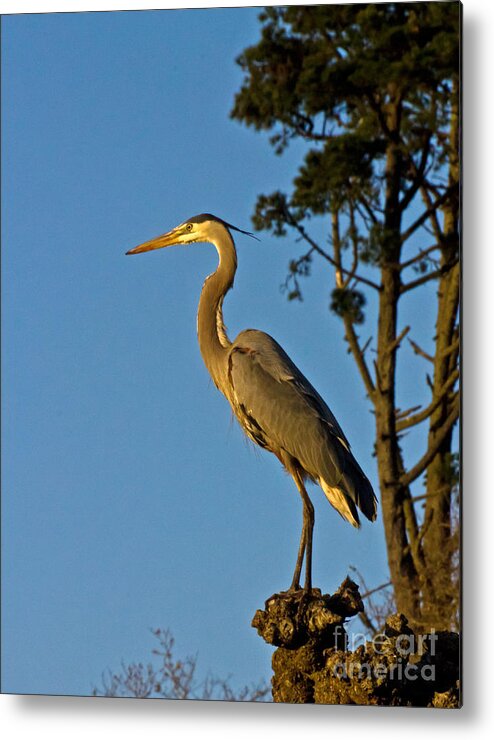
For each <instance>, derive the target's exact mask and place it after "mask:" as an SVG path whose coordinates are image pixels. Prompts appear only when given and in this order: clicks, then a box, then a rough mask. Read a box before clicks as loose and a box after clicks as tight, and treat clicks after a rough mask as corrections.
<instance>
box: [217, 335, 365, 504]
mask: <svg viewBox="0 0 494 740" xmlns="http://www.w3.org/2000/svg"><path fill="white" fill-rule="evenodd" d="M229 379H230V383H231V389H232V394H233V397H234V404H233V406H234V410H235V412H236V414H237V416H238V418H239V420H240V422H241V424H242V426H243V427H244V428H245V429H246V431H247V433H248V434H249V436H250V437H251V438H252V439H253V440H254V441H256V442H257V443H258V444H260V445H261V446H263V447H268V448H269V449H271V450H272V451H274V452H276V451H277V450H280V449H281V450H285V451H286V452H288V453H289V454H290V455H292V456H293V457H294V458H296V459H297V460H298V461H299V462H300V463H301V464H302V466H303V468H304V469H305V470H306V472H307V473H308V474H309V475H310V476H311V477H312V478H314V479H315V480H318V479H319V478H323V479H324V480H325V481H326V482H327V483H328V484H330V485H333V486H340V487H341V488H342V489H343V490H344V491H345V493H346V494H347V495H348V496H349V497H350V499H351V500H352V501H353V502H355V504H356V505H357V506H358V507H359V508H360V509H361V510H362V512H363V513H364V515H365V516H367V517H368V518H369V519H374V518H375V515H376V508H375V507H376V499H375V496H374V492H373V491H372V487H371V485H370V483H369V481H368V480H367V478H366V476H365V474H364V473H363V471H362V469H361V468H360V466H359V464H358V463H357V461H356V460H355V458H354V457H353V455H352V453H351V451H350V445H349V443H348V440H347V439H346V437H345V435H344V433H343V431H342V429H341V427H340V425H339V424H338V422H337V420H336V418H335V417H334V415H333V413H332V412H331V410H330V409H329V407H328V405H327V404H326V403H325V401H324V400H323V399H322V398H321V396H320V395H319V393H318V392H317V391H316V390H315V388H314V387H313V386H312V385H311V383H309V381H308V380H307V378H306V377H305V376H304V375H303V374H302V373H301V372H300V370H299V369H298V368H297V367H296V365H294V363H293V362H292V360H291V359H290V358H289V357H288V355H287V354H286V352H285V351H284V350H283V348H282V347H281V346H280V345H279V344H278V343H277V342H276V341H275V340H274V339H273V338H272V337H270V336H269V335H268V334H264V332H260V331H255V330H247V331H244V332H242V333H241V334H239V336H238V337H237V339H236V340H235V342H234V343H233V345H232V348H231V351H230V358H229Z"/></svg>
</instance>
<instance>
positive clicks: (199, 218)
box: [188, 213, 261, 242]
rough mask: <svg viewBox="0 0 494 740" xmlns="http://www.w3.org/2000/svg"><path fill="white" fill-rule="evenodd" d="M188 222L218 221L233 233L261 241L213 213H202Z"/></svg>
mask: <svg viewBox="0 0 494 740" xmlns="http://www.w3.org/2000/svg"><path fill="white" fill-rule="evenodd" d="M188 221H189V222H191V223H201V222H202V221H218V223H220V224H223V226H226V227H227V229H232V230H233V231H238V232H239V233H240V234H245V235H246V236H250V237H252V239H255V240H256V241H258V242H259V241H261V240H260V239H259V237H257V236H255V235H254V234H253V233H252V232H251V231H244V230H243V229H239V228H238V226H233V224H229V223H228V221H224V220H223V219H222V218H218V216H213V214H212V213H201V214H200V215H199V216H193V217H192V218H189V219H188Z"/></svg>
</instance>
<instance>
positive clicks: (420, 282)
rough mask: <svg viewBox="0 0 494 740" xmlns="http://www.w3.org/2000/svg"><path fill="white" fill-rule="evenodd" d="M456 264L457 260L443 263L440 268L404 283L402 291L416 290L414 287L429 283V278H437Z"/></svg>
mask: <svg viewBox="0 0 494 740" xmlns="http://www.w3.org/2000/svg"><path fill="white" fill-rule="evenodd" d="M455 264H456V260H455V261H454V262H449V263H448V264H446V265H442V267H440V268H439V270H434V271H433V272H428V273H426V274H425V275H422V277H419V278H417V280H412V281H411V282H410V283H402V284H401V287H400V293H401V294H403V293H407V292H408V291H409V290H414V288H418V287H419V286H420V285H424V284H425V283H428V282H429V280H436V279H437V278H439V277H441V276H442V275H445V274H446V273H447V272H449V271H450V270H451V268H452V267H454V266H455Z"/></svg>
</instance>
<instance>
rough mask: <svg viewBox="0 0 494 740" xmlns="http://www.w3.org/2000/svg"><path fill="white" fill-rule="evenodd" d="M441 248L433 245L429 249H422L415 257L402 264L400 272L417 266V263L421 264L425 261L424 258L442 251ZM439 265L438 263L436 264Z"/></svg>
mask: <svg viewBox="0 0 494 740" xmlns="http://www.w3.org/2000/svg"><path fill="white" fill-rule="evenodd" d="M440 249H441V247H440V245H439V244H433V245H432V246H430V247H427V249H422V250H421V251H420V252H417V254H416V255H415V257H412V258H411V259H409V260H407V261H406V262H401V263H400V265H399V269H400V270H405V268H407V267H410V266H411V265H413V264H415V263H416V262H420V261H421V260H423V259H424V257H427V255H429V254H430V253H431V252H436V251H438V250H440ZM436 264H437V262H436Z"/></svg>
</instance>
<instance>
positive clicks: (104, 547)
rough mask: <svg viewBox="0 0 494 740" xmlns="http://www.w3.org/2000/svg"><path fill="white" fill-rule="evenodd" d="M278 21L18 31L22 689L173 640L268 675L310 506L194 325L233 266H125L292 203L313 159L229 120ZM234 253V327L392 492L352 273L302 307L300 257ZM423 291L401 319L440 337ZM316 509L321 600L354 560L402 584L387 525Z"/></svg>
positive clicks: (9, 67) (8, 381) (7, 454)
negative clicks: (249, 60) (262, 35)
mask: <svg viewBox="0 0 494 740" xmlns="http://www.w3.org/2000/svg"><path fill="white" fill-rule="evenodd" d="M258 12H259V11H258V9H256V8H252V9H249V8H245V9H215V10H194V11H183V10H182V11H156V12H151V11H147V12H121V13H116V12H114V13H86V14H69V13H66V14H58V15H55V14H53V15H46V16H42V15H23V16H10V17H4V18H3V39H2V40H3V44H2V92H3V106H2V116H3V117H2V127H3V151H2V157H3V173H2V174H3V181H2V186H3V202H2V208H3V212H2V216H3V218H2V244H3V250H2V261H3V265H2V267H3V270H2V288H3V290H2V293H3V345H4V351H3V432H4V434H3V437H2V438H3V501H2V506H3V520H2V522H3V532H2V535H3V689H4V690H5V691H11V692H21V693H44V692H46V693H54V694H64V693H71V694H88V693H91V690H92V687H93V686H94V685H96V684H99V683H100V675H101V672H102V671H103V670H105V669H106V668H118V666H119V664H120V661H121V660H122V659H123V660H126V661H132V660H146V659H147V657H148V655H149V653H150V650H151V648H152V647H153V646H154V643H153V638H152V637H151V635H150V632H149V629H150V628H152V627H168V628H170V629H171V630H172V632H173V633H174V635H175V637H176V642H177V652H178V654H185V653H198V656H199V664H200V666H201V668H203V670H204V671H207V670H211V671H213V672H214V673H216V674H218V675H220V676H227V675H231V676H232V683H233V684H234V685H241V684H243V683H246V682H251V681H257V680H258V679H259V678H261V677H269V672H270V669H269V663H270V654H271V650H270V649H269V648H268V647H267V646H265V645H264V643H262V642H261V640H260V639H259V638H258V637H257V635H256V633H255V632H254V630H253V629H252V628H251V627H250V621H251V618H252V616H253V614H254V612H255V610H256V609H257V608H259V607H262V605H263V602H264V600H265V599H266V598H267V597H268V596H269V595H270V594H272V593H273V592H275V591H278V590H281V589H285V588H287V587H288V585H289V583H290V580H291V576H292V572H293V566H294V562H295V557H296V553H297V545H298V539H299V535H300V527H301V505H300V500H299V496H298V493H297V491H296V488H295V486H294V485H293V483H292V482H291V481H290V479H289V478H288V477H287V476H286V474H285V473H284V472H283V471H282V469H281V468H280V466H279V463H278V461H277V460H276V459H275V458H274V457H272V456H269V455H267V454H266V453H263V452H260V451H259V452H258V451H257V450H254V449H253V447H252V446H251V445H250V444H249V443H247V442H246V441H245V440H244V438H243V436H242V433H241V432H240V430H239V429H238V428H237V426H236V424H235V423H234V422H233V421H232V419H231V413H230V410H229V408H228V405H227V403H226V401H225V399H224V398H223V397H222V396H221V395H220V394H219V393H218V392H217V391H216V389H215V388H214V386H213V384H212V383H211V382H210V381H209V377H208V375H207V371H206V369H205V368H204V366H203V364H202V360H201V357H200V354H199V349H198V346H197V340H196V326H195V316H196V308H197V302H198V298H199V294H200V290H201V286H202V283H203V280H204V277H205V276H206V275H207V274H208V273H210V272H212V271H213V270H214V269H215V265H216V253H215V250H214V249H213V248H212V247H211V246H208V245H195V246H194V247H189V248H182V249H180V248H176V249H170V250H166V252H162V251H158V252H155V253H150V254H147V255H143V256H141V257H134V258H129V257H125V251H126V250H127V249H129V248H130V247H132V246H135V245H136V244H138V243H139V242H142V241H144V240H147V239H149V238H151V237H152V236H155V235H156V234H158V233H160V232H163V231H165V230H168V229H169V228H171V227H172V226H174V225H176V224H177V223H179V222H180V221H182V220H183V219H185V218H186V217H188V216H191V215H193V214H195V213H200V212H203V211H210V212H213V213H216V214H217V215H219V216H221V217H223V218H225V219H226V220H227V221H230V222H232V223H234V224H236V225H238V226H239V227H241V228H247V229H248V228H250V215H251V213H252V210H253V206H254V203H255V199H256V196H257V194H258V193H260V192H265V193H269V192H271V191H272V190H275V189H286V190H289V189H290V183H291V180H292V178H293V176H294V174H295V168H296V164H297V163H298V162H299V161H300V158H301V156H302V154H303V151H304V150H303V147H302V146H301V145H295V146H293V147H291V148H290V149H289V150H288V151H287V152H286V153H285V154H284V156H283V157H281V158H280V157H276V156H275V155H274V153H273V152H272V150H271V148H270V146H269V144H268V142H267V136H265V135H260V134H257V133H255V132H253V131H251V130H248V129H246V128H245V127H243V126H241V125H240V124H239V123H237V122H234V121H232V120H230V118H229V111H230V109H231V107H232V104H233V96H234V93H235V91H236V90H237V89H238V88H239V86H240V83H241V80H242V77H241V72H240V69H239V68H238V67H237V65H236V64H235V61H234V60H235V58H236V57H237V56H238V54H239V53H240V52H241V51H242V50H243V49H244V48H245V47H246V46H248V45H250V44H252V43H255V42H256V40H257V38H258V32H259V24H258V21H257V16H258ZM237 248H238V253H239V270H238V273H237V279H236V283H235V289H234V291H233V293H232V294H230V296H229V297H228V299H227V300H226V302H225V318H226V323H227V325H228V327H229V331H230V336H235V335H236V333H238V332H239V331H240V330H242V329H244V328H247V327H255V328H260V329H263V330H265V331H267V332H268V333H270V334H272V335H273V336H275V337H276V339H277V340H278V341H279V342H280V343H281V344H282V345H283V346H284V348H285V349H286V351H287V352H288V353H289V354H290V355H291V357H292V359H293V360H294V361H295V362H296V363H297V364H298V366H299V367H300V369H301V370H302V371H303V372H304V373H305V374H306V375H307V376H308V377H309V378H310V380H311V381H312V382H313V384H314V385H315V386H316V387H317V388H318V390H319V391H320V392H321V394H322V395H323V396H324V397H325V399H326V400H327V402H328V403H329V405H330V406H331V408H332V409H333V411H334V413H335V414H336V416H337V418H338V420H339V421H340V423H341V425H342V427H343V429H344V430H345V432H346V434H347V436H348V437H349V439H350V441H351V443H352V446H353V449H354V451H355V454H356V456H357V458H358V460H359V461H360V462H361V464H362V466H363V467H364V468H365V470H366V471H367V472H368V475H369V477H370V478H371V480H372V481H374V482H375V481H376V468H375V461H374V459H373V458H372V456H371V451H372V443H373V417H372V415H371V414H370V412H369V408H368V405H367V402H366V399H365V394H364V391H363V388H362V385H361V381H360V378H359V377H358V375H357V370H356V369H355V367H354V365H353V363H352V361H351V359H350V357H349V356H348V355H347V353H346V347H345V344H344V342H343V341H342V328H341V325H340V322H339V321H338V320H337V319H336V318H335V317H334V316H333V315H331V314H330V313H329V311H328V303H329V294H330V290H331V287H332V285H333V276H332V274H331V272H330V270H329V269H328V268H327V267H326V266H325V265H319V269H317V270H314V275H313V277H312V278H311V281H310V283H307V289H306V291H305V300H304V302H303V303H297V302H294V303H287V301H286V297H285V296H284V295H283V294H282V292H281V291H280V284H281V283H282V282H283V281H284V279H285V276H286V267H287V263H288V260H289V259H290V258H291V257H293V256H295V255H296V254H299V253H300V249H301V248H300V245H297V244H296V243H295V241H294V239H293V238H292V237H291V236H290V237H287V238H286V239H284V240H279V239H274V238H272V237H270V236H269V235H268V234H262V235H261V241H260V242H256V241H253V240H251V239H249V238H248V237H243V236H242V235H238V238H237ZM426 297H427V290H426V289H424V291H423V293H422V298H421V303H420V310H418V308H417V306H418V304H417V303H415V304H413V302H412V301H411V300H410V301H409V302H404V304H403V310H402V313H401V316H400V322H401V323H400V325H401V326H404V325H405V324H406V323H408V322H409V321H411V320H413V321H414V328H415V327H418V334H416V335H415V336H416V338H417V339H419V338H420V339H421V341H423V342H425V343H426V341H427V337H428V338H429V341H430V337H431V336H432V330H431V328H430V325H428V321H429V318H430V317H429V315H428V313H427V306H428V304H427V301H426V300H424V298H426ZM371 309H372V307H371ZM371 313H372V311H371ZM365 331H368V332H371V328H370V327H369V328H368V329H366V328H365V327H364V329H363V332H364V333H365ZM406 362H407V369H406V373H405V376H404V379H403V384H402V388H401V390H402V394H403V407H405V406H406V405H407V404H408V405H414V404H415V403H416V402H417V397H418V398H419V401H420V400H421V399H422V398H426V396H425V395H424V392H423V386H424V383H423V379H424V367H423V361H422V360H420V359H419V358H415V357H414V356H408V357H407V360H406ZM408 401H410V403H408ZM419 442H420V440H418V441H417V445H416V446H415V447H413V446H412V451H413V452H414V453H416V454H419V452H420V447H419V446H418V443H419ZM313 500H314V503H315V506H316V529H315V546H314V582H315V585H317V586H320V587H321V588H323V589H324V590H325V591H331V590H334V589H335V588H336V587H337V586H338V585H339V584H340V582H341V581H342V579H343V578H344V577H345V576H346V574H347V572H348V569H349V566H350V565H355V566H357V567H358V568H359V569H360V570H361V571H362V573H363V574H364V575H365V577H366V579H367V581H368V583H369V584H371V585H377V584H380V583H382V582H383V581H386V580H387V566H386V555H385V549H384V539H383V530H382V525H381V522H380V521H378V522H377V523H376V524H374V525H370V524H367V525H366V524H364V526H363V528H362V530H361V531H360V532H356V531H354V530H353V529H352V528H351V527H350V526H349V525H347V524H346V523H345V522H343V520H342V519H340V517H339V516H338V515H337V514H336V512H335V511H334V510H332V509H331V507H330V506H328V504H327V503H326V501H325V499H324V496H323V494H322V492H321V491H320V490H319V489H313ZM225 605H227V608H225Z"/></svg>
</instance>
